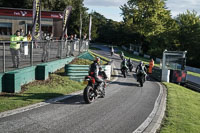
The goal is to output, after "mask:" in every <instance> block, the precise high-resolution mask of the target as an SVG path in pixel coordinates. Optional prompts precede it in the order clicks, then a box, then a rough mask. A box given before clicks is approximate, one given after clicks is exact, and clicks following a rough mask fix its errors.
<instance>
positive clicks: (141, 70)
mask: <svg viewBox="0 0 200 133" xmlns="http://www.w3.org/2000/svg"><path fill="white" fill-rule="evenodd" d="M135 72H136V76H137V81H138V76H139V75H140V74H141V73H144V75H145V77H144V81H145V80H146V76H147V73H146V72H147V69H146V67H145V66H144V63H143V61H140V64H139V65H138V66H137V67H136V70H135Z"/></svg>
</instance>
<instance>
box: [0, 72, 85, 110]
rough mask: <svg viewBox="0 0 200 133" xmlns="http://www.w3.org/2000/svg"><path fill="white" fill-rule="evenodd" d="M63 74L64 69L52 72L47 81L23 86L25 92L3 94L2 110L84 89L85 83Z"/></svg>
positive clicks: (0, 105) (1, 98)
mask: <svg viewBox="0 0 200 133" xmlns="http://www.w3.org/2000/svg"><path fill="white" fill-rule="evenodd" d="M62 75H64V69H61V70H60V71H57V72H56V73H55V74H51V75H50V78H49V79H48V80H46V81H35V82H32V83H30V84H28V85H25V86H23V87H22V88H23V92H21V93H18V94H6V93H4V94H1V95H0V112H4V111H8V110H11V109H16V108H19V107H24V106H27V105H30V104H34V103H38V102H42V101H45V100H47V99H51V98H55V97H59V96H63V95H66V94H69V93H72V92H75V91H78V90H82V89H84V87H85V85H83V84H81V83H80V82H76V81H72V80H70V79H69V78H68V77H66V76H62Z"/></svg>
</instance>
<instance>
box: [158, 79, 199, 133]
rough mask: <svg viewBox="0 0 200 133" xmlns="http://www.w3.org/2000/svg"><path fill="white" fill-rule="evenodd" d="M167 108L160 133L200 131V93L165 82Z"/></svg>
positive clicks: (196, 132) (194, 132) (195, 132)
mask: <svg viewBox="0 0 200 133" xmlns="http://www.w3.org/2000/svg"><path fill="white" fill-rule="evenodd" d="M164 84H165V86H166V87H167V91H168V96H167V110H166V116H165V118H164V121H163V124H162V128H161V130H160V133H200V93H198V92H195V91H192V90H189V89H187V88H185V87H182V86H179V85H176V84H172V83H164Z"/></svg>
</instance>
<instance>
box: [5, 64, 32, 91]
mask: <svg viewBox="0 0 200 133" xmlns="http://www.w3.org/2000/svg"><path fill="white" fill-rule="evenodd" d="M35 68H36V67H35V66H32V67H26V68H23V69H17V70H13V71H9V72H6V73H5V74H4V76H3V82H2V92H9V93H15V92H20V91H21V86H22V85H24V84H27V83H29V82H32V81H34V80H35Z"/></svg>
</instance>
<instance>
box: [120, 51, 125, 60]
mask: <svg viewBox="0 0 200 133" xmlns="http://www.w3.org/2000/svg"><path fill="white" fill-rule="evenodd" d="M120 57H121V59H122V60H123V59H124V53H123V51H121V53H120Z"/></svg>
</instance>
